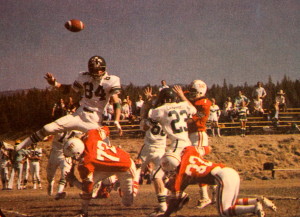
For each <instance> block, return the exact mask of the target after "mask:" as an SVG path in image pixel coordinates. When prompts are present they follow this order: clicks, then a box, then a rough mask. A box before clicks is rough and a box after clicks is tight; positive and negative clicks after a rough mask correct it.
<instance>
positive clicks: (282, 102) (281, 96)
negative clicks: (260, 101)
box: [275, 90, 287, 112]
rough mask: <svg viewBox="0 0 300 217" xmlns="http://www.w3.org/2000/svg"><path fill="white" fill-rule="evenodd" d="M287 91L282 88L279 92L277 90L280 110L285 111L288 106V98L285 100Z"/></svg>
mask: <svg viewBox="0 0 300 217" xmlns="http://www.w3.org/2000/svg"><path fill="white" fill-rule="evenodd" d="M284 95H285V93H284V92H283V90H280V91H279V92H277V95H276V98H275V100H276V102H278V106H279V111H283V112H285V111H286V109H287V107H286V100H285V96H284Z"/></svg>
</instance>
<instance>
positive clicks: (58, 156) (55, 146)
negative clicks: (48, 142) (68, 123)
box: [47, 130, 83, 200]
mask: <svg viewBox="0 0 300 217" xmlns="http://www.w3.org/2000/svg"><path fill="white" fill-rule="evenodd" d="M82 135H83V133H82V132H80V131H75V130H72V131H70V132H63V133H58V134H57V135H55V136H54V138H53V141H52V149H51V152H50V156H49V160H48V165H47V181H48V188H47V192H48V195H49V196H51V195H52V194H53V187H54V177H55V173H56V171H57V169H58V168H60V180H59V183H58V188H57V189H58V190H57V194H56V195H55V199H56V200H59V199H63V198H65V196H66V192H64V188H65V186H66V184H67V183H66V177H65V176H66V174H67V173H69V172H70V170H71V167H72V158H70V157H65V156H64V153H63V147H64V143H65V142H67V140H68V139H70V138H73V137H78V138H80V137H81V136H82Z"/></svg>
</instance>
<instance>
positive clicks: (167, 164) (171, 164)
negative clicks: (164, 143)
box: [160, 152, 181, 173]
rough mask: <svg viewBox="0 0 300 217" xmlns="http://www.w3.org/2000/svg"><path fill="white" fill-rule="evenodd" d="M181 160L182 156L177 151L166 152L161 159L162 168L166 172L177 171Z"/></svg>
mask: <svg viewBox="0 0 300 217" xmlns="http://www.w3.org/2000/svg"><path fill="white" fill-rule="evenodd" d="M180 162H181V157H180V155H179V154H177V153H175V152H170V153H166V154H165V155H164V156H163V157H162V158H161V161H160V166H161V168H162V170H163V171H164V172H166V173H172V172H175V171H176V169H177V167H178V166H179V164H180Z"/></svg>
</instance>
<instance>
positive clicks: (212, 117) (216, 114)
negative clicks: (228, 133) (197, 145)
mask: <svg viewBox="0 0 300 217" xmlns="http://www.w3.org/2000/svg"><path fill="white" fill-rule="evenodd" d="M211 102H212V104H211V106H210V113H209V117H208V120H209V121H210V123H211V132H212V136H213V137H214V136H215V130H216V131H217V134H218V137H221V134H220V128H219V123H218V122H219V118H220V114H221V111H220V108H219V106H218V105H216V99H215V98H212V99H211Z"/></svg>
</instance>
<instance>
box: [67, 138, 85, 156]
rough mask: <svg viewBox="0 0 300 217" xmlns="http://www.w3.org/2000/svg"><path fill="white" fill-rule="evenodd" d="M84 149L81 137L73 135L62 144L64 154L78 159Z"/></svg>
mask: <svg viewBox="0 0 300 217" xmlns="http://www.w3.org/2000/svg"><path fill="white" fill-rule="evenodd" d="M83 151H84V143H83V141H82V140H81V139H79V138H76V137H73V138H71V139H69V140H68V141H67V142H66V143H65V144H64V155H65V156H66V157H75V159H78V158H79V156H80V155H81V154H82V153H83Z"/></svg>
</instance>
